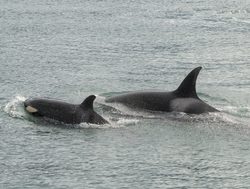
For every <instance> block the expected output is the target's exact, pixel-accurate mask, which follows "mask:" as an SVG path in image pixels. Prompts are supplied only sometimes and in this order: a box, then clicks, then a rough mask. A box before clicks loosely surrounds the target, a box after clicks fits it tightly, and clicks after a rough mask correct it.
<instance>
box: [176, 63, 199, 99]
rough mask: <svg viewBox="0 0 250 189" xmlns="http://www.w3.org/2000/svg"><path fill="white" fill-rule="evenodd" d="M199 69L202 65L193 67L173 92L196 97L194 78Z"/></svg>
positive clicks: (195, 78)
mask: <svg viewBox="0 0 250 189" xmlns="http://www.w3.org/2000/svg"><path fill="white" fill-rule="evenodd" d="M201 69H202V67H197V68H195V69H193V70H192V71H191V72H190V73H189V74H188V75H187V76H186V78H185V79H184V80H183V81H182V83H181V84H180V86H179V87H178V89H177V90H176V91H175V92H176V93H177V94H178V95H180V96H182V97H194V98H198V96H197V93H196V80H197V76H198V75H199V73H200V70H201Z"/></svg>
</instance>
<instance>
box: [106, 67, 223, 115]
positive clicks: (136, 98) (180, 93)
mask: <svg viewBox="0 0 250 189" xmlns="http://www.w3.org/2000/svg"><path fill="white" fill-rule="evenodd" d="M201 69H202V67H197V68H195V69H193V70H192V71H191V72H190V73H189V74H188V75H187V76H186V78H185V79H184V80H183V81H182V83H181V84H180V86H179V87H178V88H177V89H176V90H174V91H171V92H166V91H159V92H155V91H138V92H129V93H126V94H121V95H118V96H114V97H110V98H107V99H106V100H105V101H106V102H108V103H121V104H123V105H126V106H128V107H131V108H137V109H144V110H150V111H162V112H185V113H188V114H201V113H206V112H215V111H218V110H217V109H215V108H213V107H212V106H210V105H208V104H207V103H205V102H203V101H202V100H201V99H200V98H199V97H198V95H197V93H196V80H197V76H198V74H199V72H200V70H201Z"/></svg>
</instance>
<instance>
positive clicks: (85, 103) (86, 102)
mask: <svg viewBox="0 0 250 189" xmlns="http://www.w3.org/2000/svg"><path fill="white" fill-rule="evenodd" d="M95 98H96V96H95V95H90V96H88V97H87V98H86V99H85V100H84V101H83V102H82V103H81V104H80V107H81V108H83V109H93V102H94V100H95Z"/></svg>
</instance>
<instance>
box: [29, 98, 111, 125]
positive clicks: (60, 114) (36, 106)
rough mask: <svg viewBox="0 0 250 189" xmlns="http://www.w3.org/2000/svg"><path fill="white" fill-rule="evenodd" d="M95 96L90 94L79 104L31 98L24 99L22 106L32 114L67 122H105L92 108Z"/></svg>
mask: <svg viewBox="0 0 250 189" xmlns="http://www.w3.org/2000/svg"><path fill="white" fill-rule="evenodd" d="M95 98H96V96H95V95H90V96H88V97H87V98H86V99H85V100H84V101H83V102H82V103H81V104H79V105H76V104H69V103H66V102H62V101H58V100H52V99H41V98H31V99H27V100H26V101H24V107H25V110H26V111H27V112H29V113H30V114H32V115H35V116H43V117H48V118H51V119H54V120H57V121H60V122H64V123H67V124H79V123H81V122H86V123H93V124H99V125H100V124H106V123H108V121H106V120H105V119H104V118H103V117H101V116H100V115H99V114H97V113H96V112H95V111H94V109H93V102H94V100H95Z"/></svg>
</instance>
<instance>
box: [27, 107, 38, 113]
mask: <svg viewBox="0 0 250 189" xmlns="http://www.w3.org/2000/svg"><path fill="white" fill-rule="evenodd" d="M26 110H27V112H30V113H35V112H37V111H38V110H37V109H36V108H33V107H31V106H27V107H26Z"/></svg>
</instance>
